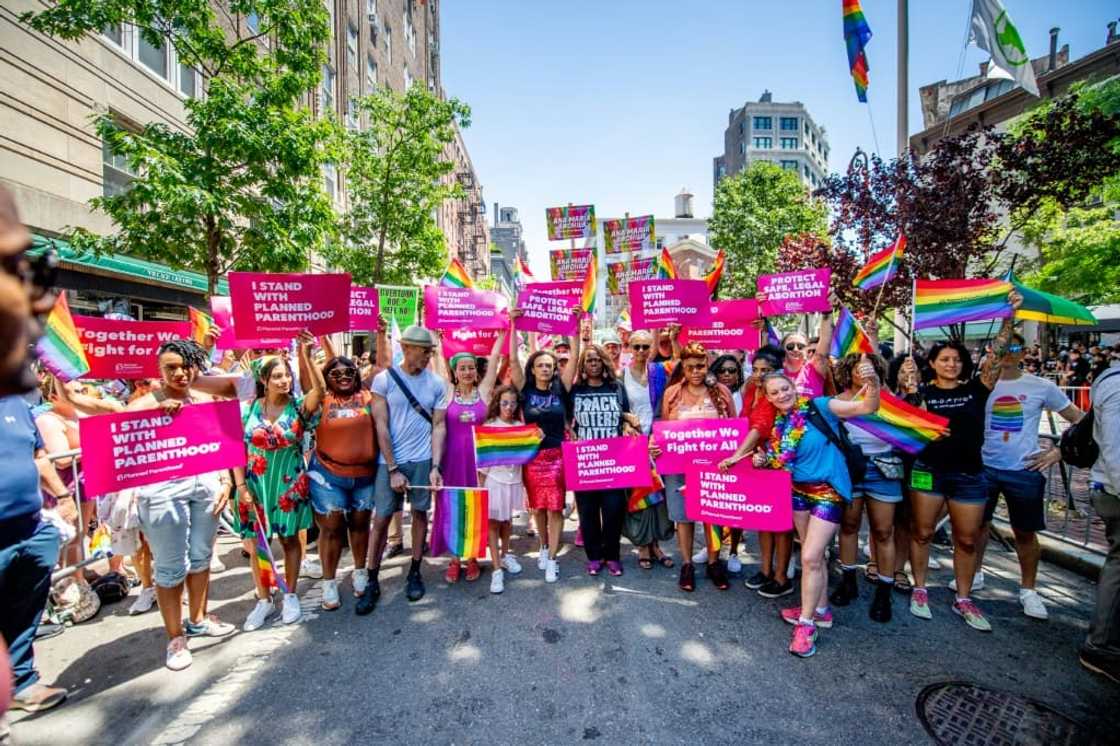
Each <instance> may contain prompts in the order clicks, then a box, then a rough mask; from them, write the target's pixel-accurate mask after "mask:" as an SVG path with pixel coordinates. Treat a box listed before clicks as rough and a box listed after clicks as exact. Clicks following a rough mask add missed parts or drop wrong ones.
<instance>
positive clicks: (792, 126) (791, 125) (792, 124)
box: [780, 117, 797, 132]
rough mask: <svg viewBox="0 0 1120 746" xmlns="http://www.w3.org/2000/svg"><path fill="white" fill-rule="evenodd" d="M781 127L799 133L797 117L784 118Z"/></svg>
mask: <svg viewBox="0 0 1120 746" xmlns="http://www.w3.org/2000/svg"><path fill="white" fill-rule="evenodd" d="M780 126H781V128H782V129H784V130H792V131H794V132H796V131H797V117H782V118H781V120H780Z"/></svg>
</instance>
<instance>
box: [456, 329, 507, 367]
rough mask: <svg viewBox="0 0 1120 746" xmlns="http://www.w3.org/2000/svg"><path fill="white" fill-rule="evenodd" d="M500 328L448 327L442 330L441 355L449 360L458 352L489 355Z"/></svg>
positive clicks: (476, 355) (479, 355) (481, 355)
mask: <svg viewBox="0 0 1120 746" xmlns="http://www.w3.org/2000/svg"><path fill="white" fill-rule="evenodd" d="M501 333H502V332H501V330H500V329H449V330H445V331H444V332H443V343H442V348H443V356H444V357H445V358H447V359H448V360H450V359H451V358H452V357H453V356H455V355H458V354H459V353H460V352H469V353H470V354H472V355H474V356H475V357H489V355H490V351H491V350H492V349H494V340H495V339H497V338H498V335H499V334H501Z"/></svg>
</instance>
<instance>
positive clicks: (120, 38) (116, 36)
mask: <svg viewBox="0 0 1120 746" xmlns="http://www.w3.org/2000/svg"><path fill="white" fill-rule="evenodd" d="M101 35H102V36H104V37H105V38H106V39H108V40H109V41H111V42H113V43H114V44H116V45H117V46H118V47H123V46H124V29H122V28H121V25H120V24H119V23H113V24H109V25H107V26H105V28H103V29H101Z"/></svg>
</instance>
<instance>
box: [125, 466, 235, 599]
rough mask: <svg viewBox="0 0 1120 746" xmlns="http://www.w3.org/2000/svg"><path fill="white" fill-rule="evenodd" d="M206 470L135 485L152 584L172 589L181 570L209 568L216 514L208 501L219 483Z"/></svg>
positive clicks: (181, 578)
mask: <svg viewBox="0 0 1120 746" xmlns="http://www.w3.org/2000/svg"><path fill="white" fill-rule="evenodd" d="M223 473H224V472H210V473H209V474H202V475H201V476H197V477H183V478H182V479H173V480H171V481H169V482H160V483H159V484H150V485H146V486H144V487H138V488H137V490H136V507H137V512H138V513H139V516H140V530H141V531H143V532H144V538H146V539H147V540H148V546H150V547H151V549H152V559H153V562H154V564H155V571H156V573H155V575H156V577H155V580H156V585H158V586H159V587H160V588H174V587H175V586H177V585H179V584H180V583H182V582H183V581H184V580H185V579H186V577H187V573H191V574H194V573H198V572H203V571H204V570H209V569H210V555H211V554H212V553H213V551H214V535H215V534H216V533H217V531H218V518H217V516H215V515H214V501H215V499H216V498H217V495H218V491H219V490H220V489H221V488H222V487H221V484H220V483H219V474H223Z"/></svg>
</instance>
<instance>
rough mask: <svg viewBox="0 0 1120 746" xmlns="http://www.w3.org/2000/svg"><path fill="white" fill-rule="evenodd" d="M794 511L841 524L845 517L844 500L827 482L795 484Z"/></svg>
mask: <svg viewBox="0 0 1120 746" xmlns="http://www.w3.org/2000/svg"><path fill="white" fill-rule="evenodd" d="M793 510H794V512H797V511H802V512H805V511H807V512H808V513H809V515H813V516H816V517H817V518H820V519H821V520H822V521H829V522H830V523H839V522H840V519H841V517H843V515H844V498H843V497H841V496H840V493H839V492H837V491H836V490H835V489H833V487H832V485H830V484H828V483H827V482H794V483H793Z"/></svg>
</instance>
